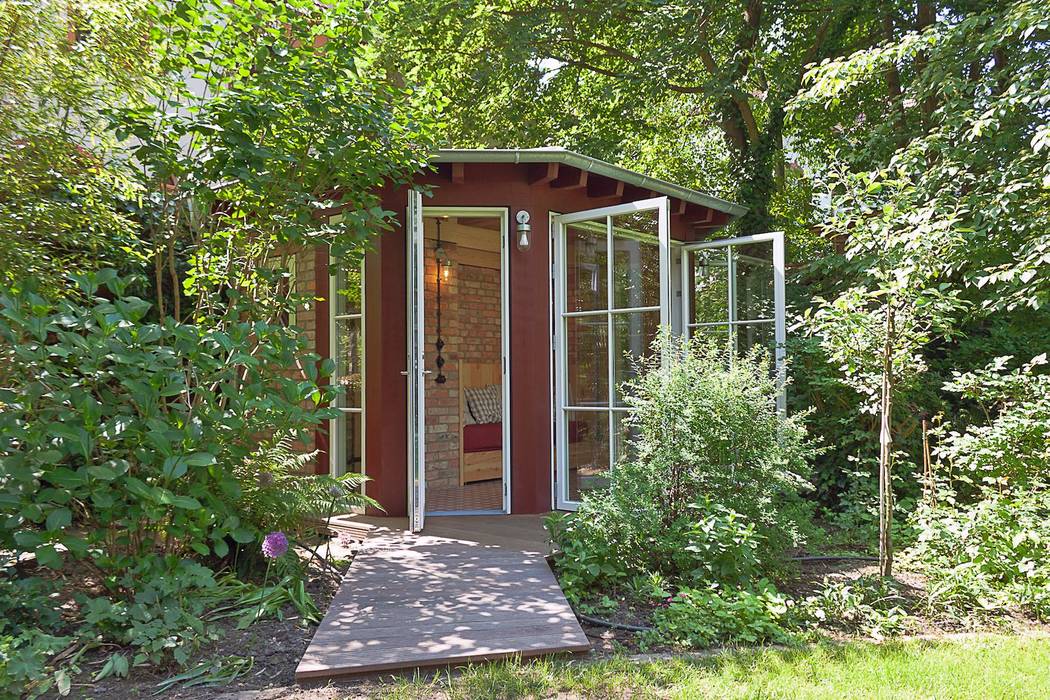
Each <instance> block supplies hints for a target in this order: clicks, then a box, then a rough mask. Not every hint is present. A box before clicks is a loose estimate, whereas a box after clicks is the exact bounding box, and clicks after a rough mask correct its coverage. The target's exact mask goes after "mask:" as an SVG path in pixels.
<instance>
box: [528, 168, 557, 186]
mask: <svg viewBox="0 0 1050 700" xmlns="http://www.w3.org/2000/svg"><path fill="white" fill-rule="evenodd" d="M560 166H561V164H560V163H532V164H530V165H529V178H528V180H529V184H530V185H543V184H546V183H548V182H553V181H554V180H555V179H557V177H558V172H559V170H560V169H561V168H560Z"/></svg>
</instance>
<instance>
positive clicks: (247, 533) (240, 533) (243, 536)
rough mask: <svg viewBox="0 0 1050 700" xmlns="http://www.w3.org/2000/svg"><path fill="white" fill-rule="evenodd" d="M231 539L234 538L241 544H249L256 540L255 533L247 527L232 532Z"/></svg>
mask: <svg viewBox="0 0 1050 700" xmlns="http://www.w3.org/2000/svg"><path fill="white" fill-rule="evenodd" d="M230 537H232V538H233V540H234V542H237V543H239V544H248V543H249V542H253V541H254V540H255V533H254V532H252V531H251V530H249V529H248V528H246V527H238V528H234V529H233V531H232V532H230Z"/></svg>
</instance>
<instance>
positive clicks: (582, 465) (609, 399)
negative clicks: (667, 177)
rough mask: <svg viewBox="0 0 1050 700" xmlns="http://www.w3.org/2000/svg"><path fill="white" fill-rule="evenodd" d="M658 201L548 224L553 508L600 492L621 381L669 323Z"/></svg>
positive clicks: (610, 460) (663, 216)
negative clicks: (555, 268)
mask: <svg viewBox="0 0 1050 700" xmlns="http://www.w3.org/2000/svg"><path fill="white" fill-rule="evenodd" d="M669 218H670V217H669V209H668V206H667V199H666V198H657V199H653V200H645V201H642V202H634V203H631V204H624V205H619V206H615V207H606V208H603V209H595V210H591V211H587V212H580V213H577V214H569V215H564V216H560V217H557V220H556V228H557V231H558V257H559V260H560V264H559V273H558V275H559V277H558V280H557V285H556V287H555V289H556V294H557V324H558V330H557V331H556V335H557V337H558V338H559V339H560V342H559V346H558V347H557V348H556V357H557V360H558V372H557V375H556V376H557V378H558V387H557V390H558V403H557V415H556V418H555V419H556V421H557V425H556V428H557V438H556V442H557V445H558V451H557V454H558V459H557V481H558V497H557V504H558V507H560V508H565V507H570V508H571V507H573V504H574V503H576V502H578V501H579V500H580V499H581V498H582V496H583V495H584V494H585V493H587V492H588V491H590V490H593V489H598V488H604V487H605V486H607V485H608V477H607V474H608V471H609V470H610V469H612V468H614V467H615V463H616V460H617V459H618V458H619V456H621V455H623V454H624V453H625V452H626V449H627V448H626V443H625V436H626V433H625V432H624V428H623V417H624V415H626V412H627V410H628V409H627V408H626V404H625V402H624V398H623V396H622V392H621V388H620V387H621V384H622V383H623V382H624V381H626V380H629V379H631V378H633V377H634V375H635V364H634V361H636V360H638V359H640V358H642V357H645V356H646V355H648V354H649V353H651V352H652V348H653V342H654V341H655V340H656V338H657V334H658V333H659V332H660V325H661V324H662V323H668V322H669V319H670V267H671V265H670V234H669V229H670V222H669Z"/></svg>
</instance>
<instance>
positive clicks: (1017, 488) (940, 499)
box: [911, 355, 1050, 619]
mask: <svg viewBox="0 0 1050 700" xmlns="http://www.w3.org/2000/svg"><path fill="white" fill-rule="evenodd" d="M1009 360H1010V358H1008V357H1000V358H997V359H996V360H994V361H993V362H991V363H990V364H988V365H987V366H986V367H984V368H983V369H980V370H976V371H972V372H965V373H962V372H956V373H955V376H954V378H953V379H952V381H950V382H947V383H946V384H945V389H946V390H947V391H950V392H953V393H957V394H960V395H961V396H963V397H965V398H966V399H967V400H969V401H972V402H974V403H976V404H977V405H978V407H979V409H978V410H979V412H980V413H981V414H983V416H984V420H983V421H980V422H974V423H973V424H971V425H968V426H966V428H965V429H964V430H962V431H961V432H960V431H955V430H952V431H950V432H947V434H946V435H944V436H943V438H942V439H941V441H940V444H939V445H938V448H937V450H936V452H935V454H936V455H937V457H938V458H939V460H940V461H939V464H938V465H937V469H936V472H935V483H933V484H931V488H930V491H929V494H928V497H927V499H926V500H924V502H923V504H922V507H921V508H920V509H919V510H918V511H917V513H916V521H917V523H918V525H919V529H920V533H921V534H920V536H919V540H918V542H917V544H916V545H915V547H914V548H913V549H912V551H911V556H912V557H913V558H914V559H915V560H916V561H917V562H918V563H919V564H920V565H921V566H922V568H923V569H924V570H925V571H926V572H927V575H928V576H929V577H930V579H931V588H930V599H931V603H932V604H933V605H934V606H936V607H938V608H941V609H946V610H949V611H961V612H963V613H967V612H976V613H985V614H987V613H989V612H994V611H1000V610H1003V609H1007V610H1021V611H1023V612H1028V613H1031V614H1034V615H1036V616H1038V617H1040V618H1042V619H1046V618H1047V617H1048V616H1050V482H1048V476H1050V376H1048V375H1046V374H1043V373H1040V372H1039V368H1040V367H1041V366H1042V365H1043V364H1045V362H1046V357H1045V355H1040V356H1038V357H1036V358H1034V359H1033V360H1032V361H1030V362H1028V363H1026V364H1024V365H1022V366H1021V367H1018V368H1015V369H1012V370H1008V369H1007V367H1008V364H1009Z"/></svg>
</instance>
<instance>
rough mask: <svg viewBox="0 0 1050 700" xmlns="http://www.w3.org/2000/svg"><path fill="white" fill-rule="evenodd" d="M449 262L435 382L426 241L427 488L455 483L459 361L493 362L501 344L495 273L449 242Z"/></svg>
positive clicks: (433, 298)
mask: <svg viewBox="0 0 1050 700" xmlns="http://www.w3.org/2000/svg"><path fill="white" fill-rule="evenodd" d="M444 248H445V252H446V254H447V255H448V256H449V258H451V259H452V261H453V267H452V271H451V274H450V276H449V279H448V280H442V282H441V330H442V337H443V338H444V341H445V347H444V350H443V351H442V355H443V356H444V358H445V366H444V374H445V377H446V379H447V381H446V382H445V383H444V384H438V383H437V382H436V381H435V379H436V378H437V375H438V371H437V365H436V364H435V360H436V357H437V350H436V348H435V343H436V342H437V262H436V259H435V254H434V250H435V242H434V241H432V240H427V241H426V251H425V259H426V260H425V263H426V264H425V268H426V272H425V275H426V277H425V283H424V294H425V297H426V299H425V305H426V319H425V324H424V329H425V332H426V343H427V345H426V348H425V351H424V357H425V359H426V367H427V369H429V370H431V373H430V374H428V375H426V432H427V437H426V458H427V464H426V480H427V487H428V488H431V487H436V488H441V487H448V486H458V485H459V441H460V439H461V436H462V429H461V426H460V425H459V369H458V362H459V360H461V359H462V360H465V361H468V362H492V363H498V362H499V361H500V355H501V343H500V332H501V328H500V272H499V270H496V269H492V268H486V267H475V266H473V265H466V264H463V263H461V262H459V259H458V255H457V253H458V251H457V248H456V246H455V245H454V244H449V243H446V244H444Z"/></svg>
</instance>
